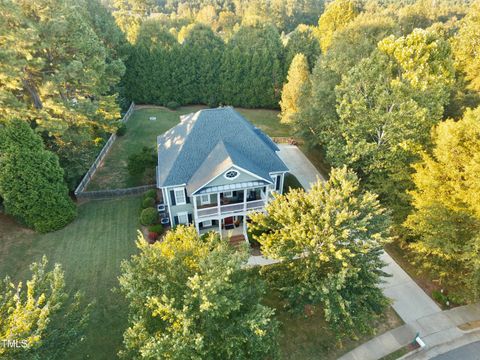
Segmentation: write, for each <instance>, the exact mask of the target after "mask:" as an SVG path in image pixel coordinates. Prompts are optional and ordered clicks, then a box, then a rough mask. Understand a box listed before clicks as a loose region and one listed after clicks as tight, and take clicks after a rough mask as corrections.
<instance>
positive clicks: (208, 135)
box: [157, 107, 288, 193]
mask: <svg viewBox="0 0 480 360" xmlns="http://www.w3.org/2000/svg"><path fill="white" fill-rule="evenodd" d="M157 146H158V170H157V183H158V186H160V187H163V186H173V185H182V184H187V185H188V191H189V193H191V192H193V191H194V190H196V189H197V188H198V187H200V186H202V185H203V184H205V182H207V181H208V180H210V179H211V178H213V177H215V176H218V175H219V174H221V172H222V171H223V170H226V169H227V168H229V167H230V166H232V165H237V166H239V167H241V168H243V169H245V170H247V171H249V172H251V173H253V174H255V175H257V176H259V177H261V178H263V179H266V180H268V181H270V178H269V173H271V172H277V171H287V170H288V169H287V167H286V166H285V164H284V163H283V161H282V160H281V159H280V158H279V157H278V155H277V154H276V151H278V147H277V145H276V144H275V143H274V142H273V141H272V140H271V139H270V138H269V137H268V136H267V135H265V134H264V133H263V132H262V131H261V130H260V129H257V128H256V127H254V126H253V125H252V124H250V123H249V122H248V121H247V120H246V119H245V118H244V117H243V116H241V115H240V114H239V113H238V112H236V111H235V110H234V109H233V108H231V107H223V108H217V109H205V110H200V111H198V112H196V113H194V114H190V115H188V116H186V117H185V118H184V119H183V120H182V122H181V123H180V124H178V125H177V126H175V127H173V128H172V129H170V130H168V131H167V132H166V133H164V134H163V135H160V136H159V137H158V139H157Z"/></svg>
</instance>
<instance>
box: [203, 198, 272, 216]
mask: <svg viewBox="0 0 480 360" xmlns="http://www.w3.org/2000/svg"><path fill="white" fill-rule="evenodd" d="M264 206H265V200H254V201H247V202H246V203H243V202H241V203H236V204H229V205H221V206H220V207H219V206H212V207H208V208H204V209H198V210H197V216H198V218H199V219H200V218H204V217H212V216H215V215H220V216H222V215H228V214H232V213H238V212H243V211H252V210H256V209H261V208H263V207H264Z"/></svg>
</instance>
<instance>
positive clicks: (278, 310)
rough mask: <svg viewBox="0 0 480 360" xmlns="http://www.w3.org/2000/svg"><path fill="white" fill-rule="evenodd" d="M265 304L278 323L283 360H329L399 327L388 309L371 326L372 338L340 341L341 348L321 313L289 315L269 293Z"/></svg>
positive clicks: (400, 323)
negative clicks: (373, 329)
mask: <svg viewBox="0 0 480 360" xmlns="http://www.w3.org/2000/svg"><path fill="white" fill-rule="evenodd" d="M264 303H265V305H268V306H270V307H273V308H275V314H276V317H277V320H278V321H279V322H280V339H279V342H280V354H281V356H280V357H281V359H284V360H297V359H301V360H318V359H322V360H333V359H337V358H338V357H340V356H342V355H343V354H345V353H347V352H349V351H350V350H353V349H354V348H356V347H357V346H359V345H361V344H363V343H364V342H366V341H368V340H370V339H372V338H373V337H375V336H378V335H380V334H383V333H384V332H386V331H389V330H391V329H394V328H396V327H398V326H400V325H402V324H403V322H402V320H401V319H400V318H399V316H398V315H397V314H396V312H395V311H394V310H393V309H392V308H389V309H387V311H386V312H385V315H384V316H383V317H382V318H381V319H379V320H377V321H376V322H375V323H373V324H372V326H373V327H374V328H375V334H374V335H364V336H360V337H359V339H357V340H349V339H344V340H343V342H342V345H341V346H338V344H336V342H335V336H334V335H333V334H332V333H331V332H330V331H329V330H328V328H327V324H326V322H325V318H324V316H323V312H322V311H321V309H318V308H317V309H315V308H312V309H315V310H314V311H313V314H311V315H309V316H305V315H303V314H292V313H291V312H289V311H287V310H285V309H284V306H283V302H282V301H281V300H280V298H279V297H278V295H277V294H276V293H275V292H273V291H267V295H266V298H265V300H264Z"/></svg>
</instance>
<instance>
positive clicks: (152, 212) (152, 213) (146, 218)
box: [140, 207, 158, 226]
mask: <svg viewBox="0 0 480 360" xmlns="http://www.w3.org/2000/svg"><path fill="white" fill-rule="evenodd" d="M157 220H158V213H157V210H156V209H155V208H153V207H149V208H146V209H143V210H142V212H141V213H140V224H142V225H144V226H149V225H153V224H154V223H155V222H156V221H157Z"/></svg>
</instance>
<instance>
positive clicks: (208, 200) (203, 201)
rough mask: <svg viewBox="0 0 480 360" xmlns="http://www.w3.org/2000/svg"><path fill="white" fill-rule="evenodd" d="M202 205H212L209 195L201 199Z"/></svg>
mask: <svg viewBox="0 0 480 360" xmlns="http://www.w3.org/2000/svg"><path fill="white" fill-rule="evenodd" d="M200 203H201V204H202V205H206V204H210V195H208V194H207V195H202V196H201V197H200Z"/></svg>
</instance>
